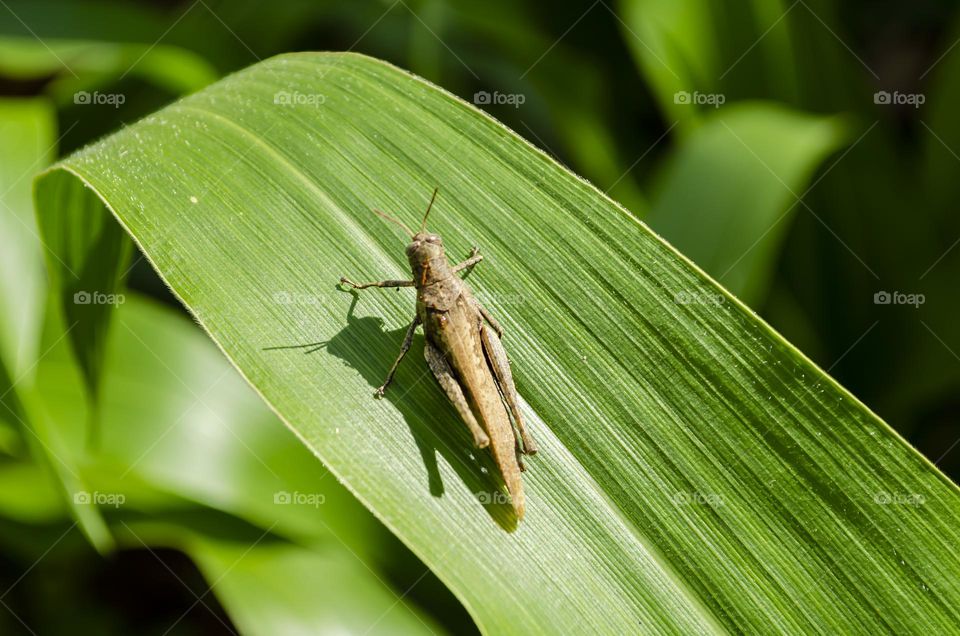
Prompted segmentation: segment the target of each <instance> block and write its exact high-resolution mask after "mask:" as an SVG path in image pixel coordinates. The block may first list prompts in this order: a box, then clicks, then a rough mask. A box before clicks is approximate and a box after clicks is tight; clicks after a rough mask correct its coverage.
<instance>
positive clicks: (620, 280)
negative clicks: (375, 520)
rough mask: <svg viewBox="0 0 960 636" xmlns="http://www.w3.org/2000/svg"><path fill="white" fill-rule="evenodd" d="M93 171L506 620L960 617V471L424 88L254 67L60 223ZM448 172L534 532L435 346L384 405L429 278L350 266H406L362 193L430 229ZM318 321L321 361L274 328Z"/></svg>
mask: <svg viewBox="0 0 960 636" xmlns="http://www.w3.org/2000/svg"><path fill="white" fill-rule="evenodd" d="M278 95H288V96H290V95H301V97H297V98H290V97H287V98H284V99H286V100H287V101H288V102H290V100H291V99H292V100H293V101H292V102H290V103H287V104H282V103H281V104H277V103H276V101H277V98H276V96H278ZM310 95H322V99H320V98H319V97H317V98H315V99H312V100H310V99H308V98H309V96H310ZM304 96H305V97H304ZM284 99H280V100H279V101H281V102H283V101H284ZM71 179H77V180H80V181H82V182H83V183H84V184H85V185H86V186H88V188H89V189H88V190H83V191H82V192H83V193H85V195H86V196H87V197H89V198H90V200H96V199H99V200H102V201H103V202H105V203H106V204H107V205H108V206H109V207H110V210H111V211H112V212H113V213H114V214H115V215H116V216H117V218H118V219H119V220H120V221H121V223H122V224H123V226H124V227H125V228H126V229H127V230H128V231H129V232H130V233H131V234H132V235H133V236H134V238H135V239H136V241H137V242H138V243H139V244H140V245H141V246H142V248H143V250H144V252H145V253H146V254H147V256H148V257H149V258H150V259H151V261H152V263H153V264H154V265H155V267H156V268H157V270H158V271H159V272H160V273H161V275H163V276H164V278H165V279H166V280H167V282H168V283H169V284H170V286H171V288H172V289H173V290H174V291H175V292H176V293H177V294H178V295H179V296H180V298H181V299H182V300H183V301H184V303H185V304H186V305H187V306H188V307H189V308H190V309H191V311H192V312H193V313H194V315H195V316H196V317H197V319H198V320H199V322H200V323H201V324H202V325H203V326H204V327H205V328H206V329H207V330H208V332H209V333H210V335H211V336H212V337H213V338H214V339H215V340H216V341H217V343H218V344H219V345H220V346H221V348H222V349H223V351H224V352H225V353H226V354H227V356H228V357H230V359H231V360H232V361H233V362H234V364H235V365H236V366H237V367H238V368H239V369H240V370H241V372H242V373H243V374H244V375H245V376H246V378H247V379H248V380H249V381H250V383H251V384H252V385H253V386H254V387H255V388H256V389H257V390H258V391H259V392H260V393H261V394H262V395H263V397H264V398H265V399H266V400H267V401H268V403H270V404H271V406H272V407H273V408H274V409H275V410H276V411H277V413H278V414H280V415H281V417H282V418H283V419H284V420H285V421H286V422H287V423H288V425H290V427H291V428H292V429H293V430H294V431H295V432H296V433H297V434H298V435H299V436H300V438H301V439H302V440H303V441H304V442H305V443H306V444H307V445H308V446H310V447H311V448H312V449H313V450H314V452H315V453H316V454H317V455H318V456H319V457H320V458H321V459H322V460H323V461H324V462H325V463H326V464H327V466H328V467H329V468H330V469H331V470H332V471H333V472H334V473H336V474H337V476H338V477H339V478H340V479H342V480H343V482H344V483H345V484H346V485H347V486H348V487H349V488H350V489H351V490H352V491H353V492H354V493H355V494H356V495H357V496H358V497H359V498H360V499H361V501H363V502H364V503H365V504H366V505H367V506H368V507H369V508H370V509H371V510H372V511H374V513H375V514H377V515H378V516H379V517H380V518H381V519H382V520H383V521H384V522H385V523H386V524H387V525H388V526H389V527H390V528H391V529H392V530H393V531H394V532H396V533H397V535H398V536H399V537H401V538H402V539H403V540H404V541H405V542H406V543H407V544H408V545H410V546H411V548H412V549H413V550H414V551H415V552H417V553H418V554H419V555H420V556H421V558H422V559H423V560H424V561H425V562H426V563H427V564H429V565H430V566H431V567H432V568H434V570H435V571H436V572H437V574H438V575H439V576H440V577H441V578H442V579H443V580H444V581H445V582H446V583H447V584H448V585H449V586H450V587H451V589H453V590H454V592H455V593H456V594H457V595H458V596H459V597H460V598H461V599H462V600H463V602H464V604H465V605H466V606H467V608H468V609H469V610H470V611H471V612H472V614H473V615H474V616H475V618H476V619H477V621H478V623H479V624H480V625H481V627H482V628H483V629H485V630H486V631H490V632H495V633H500V632H524V633H552V632H556V631H571V630H573V631H584V632H586V631H590V632H598V631H599V632H604V633H627V632H631V631H636V629H637V628H638V625H639V627H640V629H642V630H643V631H650V632H654V631H662V632H688V633H689V632H698V633H701V632H721V631H725V630H732V631H788V632H796V631H805V630H816V629H824V626H828V627H827V628H829V629H830V630H831V631H834V630H835V631H842V632H844V633H860V632H872V631H876V630H878V629H889V630H896V631H902V630H939V631H942V630H946V629H950V628H951V627H952V626H953V625H955V624H956V622H957V620H958V614H957V609H956V607H957V603H956V600H957V599H958V596H960V589H958V583H957V581H958V580H960V578H958V576H957V574H958V571H960V567H958V564H957V562H956V559H955V558H954V557H953V555H952V550H953V548H952V546H953V545H954V544H955V543H956V540H957V538H958V537H957V534H958V533H957V530H956V528H955V524H954V520H955V519H956V517H957V513H958V511H960V499H958V497H957V490H956V487H955V486H954V485H953V484H952V483H950V482H949V481H948V480H947V479H946V478H945V477H944V476H943V475H942V474H940V473H939V472H937V471H936V469H935V468H934V467H933V466H932V465H930V464H929V463H928V462H927V461H926V460H924V459H923V458H922V457H921V456H920V455H919V454H917V453H916V452H915V451H914V450H913V449H911V448H910V447H909V446H908V445H907V444H906V443H905V442H904V441H903V440H902V439H900V438H899V437H898V436H897V435H896V433H895V432H894V431H892V430H891V429H890V428H889V427H887V426H886V425H885V424H883V422H881V421H879V420H878V419H877V418H876V417H875V416H874V415H873V414H871V413H870V412H869V411H868V410H867V409H866V408H865V407H864V406H863V405H862V404H860V403H859V402H857V401H856V399H855V398H853V397H852V396H850V395H849V394H848V393H846V392H845V391H844V390H843V389H842V388H840V387H839V386H838V385H836V383H834V382H833V381H832V380H831V379H830V378H828V377H827V376H825V375H824V374H823V373H822V371H820V370H819V369H817V368H816V367H815V366H814V365H813V364H812V363H811V362H810V361H809V360H807V359H806V358H805V357H803V356H802V355H801V354H800V353H799V352H797V351H796V350H795V349H793V348H792V347H791V346H790V345H789V344H787V343H786V342H784V341H783V340H782V339H781V338H780V337H779V336H777V334H775V333H773V332H772V331H771V330H770V329H769V328H768V327H767V326H766V325H764V324H763V323H762V322H760V321H759V319H758V318H757V317H756V316H754V315H753V314H752V313H751V312H749V310H747V309H746V308H745V307H744V306H742V305H740V304H739V303H737V302H736V301H735V300H734V299H733V298H732V297H730V296H729V295H727V294H726V293H725V292H724V291H723V290H722V289H721V288H719V287H718V286H716V284H715V283H713V282H712V281H710V280H709V279H708V278H707V277H706V276H705V275H704V274H703V273H702V272H701V271H699V270H698V269H696V268H695V267H694V266H693V265H692V264H690V263H689V262H688V261H686V260H685V259H683V258H682V257H681V256H679V255H678V254H677V253H676V252H675V251H674V250H673V249H672V248H670V247H669V246H668V245H666V244H664V243H663V242H661V241H660V240H658V239H657V238H656V237H655V236H654V235H653V234H652V233H650V232H649V231H648V230H647V229H646V228H645V226H643V225H642V224H641V223H639V222H638V221H636V219H634V218H633V217H631V216H630V215H629V214H628V213H627V212H626V211H625V210H623V209H622V208H619V207H618V206H616V205H615V204H614V203H613V202H611V201H609V200H608V199H606V198H605V197H603V196H602V195H601V194H600V193H599V192H598V191H596V190H595V189H593V188H592V187H590V186H589V185H588V184H586V183H584V182H583V181H581V180H579V179H577V178H576V177H574V176H573V175H571V174H570V173H568V172H567V171H565V170H564V169H563V168H562V167H560V166H558V165H557V164H555V163H554V162H553V161H551V160H550V159H549V158H547V157H546V156H545V155H543V154H542V153H539V152H537V151H535V150H534V149H532V148H531V147H530V146H529V145H527V144H526V143H525V142H523V141H522V140H521V139H519V138H518V137H516V136H515V135H513V134H512V133H511V132H510V131H508V130H506V129H504V128H503V127H502V126H500V125H498V124H497V123H496V122H495V121H493V120H491V119H490V118H488V117H486V116H484V115H482V114H481V113H479V112H478V111H477V110H476V109H474V108H472V107H471V106H469V105H467V104H465V103H463V102H460V101H458V100H455V99H453V98H451V96H450V95H448V94H446V93H444V92H442V91H439V90H437V89H436V88H435V87H432V86H430V85H428V84H427V83H425V82H423V81H422V80H419V79H417V78H415V77H411V76H409V75H407V74H405V73H403V72H401V71H399V70H397V69H395V68H393V67H390V66H388V65H386V64H384V63H382V62H378V61H376V60H372V59H369V58H364V57H361V56H356V55H349V54H300V55H290V56H282V57H279V58H274V59H272V60H268V61H266V62H264V63H261V64H258V65H256V66H254V67H251V68H250V69H247V70H246V71H243V72H241V73H238V74H236V75H233V76H231V77H229V78H227V79H225V80H223V81H221V82H219V83H217V84H215V85H213V86H212V87H209V88H207V89H205V90H204V91H201V92H200V93H197V94H195V95H193V96H191V97H189V98H186V99H184V100H182V101H180V102H178V103H177V104H174V105H172V106H171V107H169V108H167V109H164V110H163V111H162V112H161V113H159V114H157V115H156V116H153V117H150V118H147V119H146V120H144V121H142V122H140V123H138V124H137V125H135V126H132V127H130V128H127V129H125V130H124V131H122V132H120V133H118V134H116V135H114V136H113V137H110V138H108V139H106V140H104V141H103V142H101V143H99V144H97V145H96V146H93V147H91V148H88V149H86V150H84V151H82V152H80V153H78V154H76V155H74V156H73V157H70V158H68V159H67V160H65V161H64V162H63V163H62V164H60V166H59V167H58V168H57V169H55V170H53V171H51V172H49V173H48V174H47V175H46V176H45V177H43V178H42V179H40V181H39V182H38V184H37V204H38V208H39V214H40V216H41V218H45V217H46V218H47V221H45V222H44V223H42V225H43V227H44V228H45V230H44V231H45V234H47V237H48V239H49V240H48V243H50V244H51V245H59V244H63V242H64V239H63V238H62V237H56V236H55V235H56V234H57V233H58V232H62V231H63V226H62V225H61V224H60V223H56V222H50V220H49V219H50V218H53V217H55V216H57V215H59V216H61V217H62V216H63V215H69V214H71V213H73V212H77V211H80V210H82V209H84V207H86V206H85V205H81V206H79V209H78V210H73V209H71V205H72V204H71V201H70V200H61V201H60V202H59V204H60V205H61V206H63V207H62V208H61V209H60V210H59V211H58V210H57V209H56V207H57V205H58V204H57V202H56V201H54V200H53V199H52V198H51V193H53V192H55V191H57V190H58V189H59V187H60V186H62V183H61V182H62V181H64V180H67V181H69V180H71ZM436 184H439V185H440V186H441V187H442V188H443V195H442V196H441V198H440V200H439V201H438V205H437V209H435V210H434V213H433V216H432V217H431V226H432V229H433V230H434V231H436V232H438V233H439V234H441V235H442V236H443V237H444V239H445V241H446V244H447V246H448V250H449V251H450V252H451V254H457V255H459V254H461V253H466V252H467V250H468V248H469V247H470V246H471V245H472V244H473V243H477V244H479V245H481V246H482V247H483V250H484V253H485V254H486V255H487V260H486V261H485V262H484V264H483V265H482V266H481V267H480V269H478V270H477V272H476V273H475V274H473V275H472V276H471V278H470V280H471V284H472V285H473V287H474V289H475V290H476V291H477V293H478V295H479V296H481V297H482V298H484V300H485V301H486V302H487V304H488V306H489V307H490V308H491V310H492V311H493V312H494V313H495V314H496V315H498V316H499V317H500V319H501V322H503V323H504V326H505V327H506V329H507V334H508V335H507V338H508V340H507V342H508V344H509V347H510V352H511V355H512V357H513V361H514V368H515V375H516V378H517V382H518V388H519V390H520V393H521V395H522V397H523V399H524V401H525V404H524V409H525V414H526V416H527V419H528V421H529V426H530V427H531V428H532V430H533V433H534V435H535V436H536V437H537V439H538V441H539V443H540V447H541V453H540V455H538V456H537V457H536V458H535V459H534V460H533V461H531V469H530V470H529V471H528V472H527V473H526V476H525V479H526V482H527V488H528V491H529V494H528V502H527V517H526V519H525V520H524V522H523V524H522V526H521V527H520V528H519V529H517V530H516V531H515V532H513V533H508V532H505V531H504V530H503V528H501V527H500V525H498V523H496V522H501V523H503V522H504V517H503V514H504V513H503V510H502V508H503V506H498V505H496V504H493V505H488V506H484V505H483V500H488V499H489V498H491V496H492V495H491V493H496V492H498V490H497V489H498V483H497V480H496V478H495V476H494V472H493V470H492V468H493V467H492V464H491V462H490V460H489V458H488V457H486V456H485V454H483V453H478V452H475V451H473V450H471V449H470V447H469V442H468V435H467V434H466V432H465V430H463V426H462V425H461V424H460V423H459V422H458V421H457V418H456V416H455V414H454V413H453V411H452V409H451V408H450V407H449V405H447V404H446V403H445V401H444V399H443V397H442V396H441V394H440V392H439V390H438V389H437V388H436V387H435V386H433V384H432V382H430V381H421V380H424V374H425V368H424V367H425V365H424V364H423V363H422V361H420V360H418V359H417V356H416V355H412V356H411V360H408V361H407V362H406V364H405V365H404V366H403V367H401V372H400V373H399V374H398V376H397V380H396V382H397V385H396V387H395V388H394V391H393V392H392V393H388V396H389V399H388V400H383V401H375V400H373V399H371V397H370V393H371V391H372V387H374V386H376V384H378V383H379V381H380V379H381V375H382V374H383V372H384V371H385V369H386V368H387V367H388V366H389V364H390V362H391V361H392V359H393V357H394V355H395V353H396V348H397V346H398V344H399V341H400V333H401V330H402V328H403V325H404V323H405V322H406V321H407V320H409V317H410V316H411V315H412V310H413V309H412V296H410V295H403V294H395V293H392V292H391V293H382V294H376V293H367V294H364V295H362V296H357V297H355V299H352V298H351V297H350V296H349V295H347V294H344V293H342V292H339V291H337V290H336V289H335V287H334V282H335V281H336V280H337V279H338V277H339V276H341V275H344V274H350V275H354V276H356V277H357V278H370V279H373V278H379V277H398V276H402V275H403V272H404V270H405V267H404V263H403V260H404V259H403V253H402V243H401V242H400V241H399V240H398V238H397V235H396V234H394V233H393V231H392V230H391V228H390V227H387V226H386V224H384V223H383V222H382V221H381V220H380V219H378V218H376V217H375V216H373V215H372V214H371V213H369V212H368V209H369V207H370V206H373V205H376V206H378V207H381V208H384V209H387V210H391V211H394V212H396V213H397V214H399V215H400V216H401V217H402V218H404V219H405V220H408V221H414V219H415V218H417V217H418V215H419V212H420V211H421V210H422V209H423V205H424V204H425V202H426V198H427V196H428V193H429V191H430V189H431V188H432V187H433V186H434V185H436ZM78 192H79V191H78ZM58 238H59V240H58ZM88 248H89V246H88ZM54 266H55V264H54ZM109 280H110V277H105V281H106V282H109ZM680 292H683V293H688V294H698V295H703V296H704V297H708V298H722V299H723V302H716V303H688V304H678V303H677V302H675V298H676V296H677V294H678V293H680ZM381 320H383V321H385V322H386V325H387V326H388V327H389V329H390V331H387V332H385V331H384V330H383V328H382V327H381V323H380V321H381ZM312 340H323V341H325V346H324V348H323V349H322V350H321V351H319V352H318V353H317V354H314V355H312V356H304V355H300V354H298V353H295V352H294V353H291V352H276V351H269V352H268V351H263V348H264V347H267V346H271V345H278V344H292V343H298V342H306V341H312ZM414 351H417V349H415V350H414ZM884 494H886V496H889V497H891V500H890V501H884V500H883V495H884ZM904 497H913V498H914V499H913V500H912V501H914V502H917V501H919V500H920V498H922V501H923V502H925V503H924V504H923V505H902V501H901V500H902V499H903V498H904ZM894 502H900V503H901V505H887V504H891V503H894ZM598 598H602V599H603V601H604V602H603V603H597V599H598Z"/></svg>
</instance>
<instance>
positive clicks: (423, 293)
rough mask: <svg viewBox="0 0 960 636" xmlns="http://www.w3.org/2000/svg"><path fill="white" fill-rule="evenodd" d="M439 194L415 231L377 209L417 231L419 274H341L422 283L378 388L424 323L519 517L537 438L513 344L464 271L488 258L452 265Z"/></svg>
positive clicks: (443, 373) (453, 397)
mask: <svg viewBox="0 0 960 636" xmlns="http://www.w3.org/2000/svg"><path fill="white" fill-rule="evenodd" d="M436 198H437V189H434V191H433V196H432V197H431V198H430V204H429V205H428V206H427V211H426V213H424V215H423V221H422V222H421V223H420V230H419V231H418V232H416V233H414V232H413V231H412V230H410V228H408V227H407V226H406V225H404V224H403V223H402V222H401V221H399V220H397V219H395V218H393V217H391V216H389V215H387V214H385V213H383V212H381V211H380V210H376V209H375V210H374V212H375V213H376V214H378V215H379V216H381V217H383V218H384V219H386V220H387V221H390V222H391V223H395V224H396V225H398V226H400V227H401V228H403V230H404V231H405V232H406V233H407V234H408V235H409V236H410V244H409V245H408V246H407V259H408V260H409V261H410V269H411V270H412V273H413V279H412V280H384V281H379V282H374V283H354V282H352V281H350V280H348V279H346V278H341V279H340V282H341V283H342V284H345V285H349V286H350V287H353V288H354V289H366V288H368V287H388V288H399V287H415V288H416V289H417V310H416V315H415V316H414V317H413V321H412V322H411V323H410V326H409V327H408V328H407V332H406V335H405V336H404V339H403V344H402V345H401V346H400V355H399V356H397V359H396V360H395V361H394V363H393V366H391V367H390V370H389V371H388V372H387V378H386V380H385V381H384V383H383V385H381V386H380V387H379V388H378V389H377V390H376V395H377V396H383V394H384V391H386V390H387V387H388V386H389V385H390V382H391V381H392V380H393V376H394V373H396V371H397V367H398V366H399V365H400V361H401V360H403V356H404V355H406V353H407V351H408V350H409V349H410V344H411V342H412V341H413V335H414V333H416V330H417V327H418V326H421V325H422V326H423V331H424V334H425V336H426V344H425V346H424V351H423V353H424V356H425V357H426V359H427V366H428V367H429V368H430V371H431V372H432V373H433V375H434V377H435V378H436V379H437V382H438V383H439V384H440V387H441V388H442V389H443V391H444V392H445V393H446V395H447V398H448V399H449V400H450V402H452V403H453V406H454V407H455V408H456V409H457V412H458V413H459V415H460V417H461V419H463V421H464V423H465V424H466V425H467V428H468V429H470V433H471V434H472V435H473V442H474V444H475V445H476V446H477V448H485V447H487V446H490V447H491V450H492V452H493V457H494V460H495V461H496V463H497V466H498V467H499V468H500V472H501V474H502V475H503V480H504V482H505V483H506V486H507V490H508V491H509V492H510V498H511V500H512V503H513V508H514V510H515V512H516V515H517V519H518V520H519V519H522V518H523V512H524V496H523V483H522V481H521V479H520V472H521V471H523V470H525V467H524V465H523V460H522V455H533V454H534V453H536V452H537V446H536V444H535V443H534V441H533V439H532V438H531V437H530V434H529V433H528V432H527V430H526V427H525V426H524V424H523V418H522V417H521V416H520V408H519V406H518V400H517V389H516V387H515V386H514V383H513V374H512V373H511V372H510V362H509V361H508V359H507V352H506V350H505V349H504V348H503V344H502V343H501V342H500V340H501V338H502V337H503V328H502V327H501V326H500V324H499V323H498V322H497V321H496V319H495V318H494V317H493V316H492V315H491V314H490V312H489V311H487V309H486V308H485V307H484V306H483V305H481V304H480V303H479V302H478V301H477V300H476V299H475V298H474V297H473V294H472V293H471V292H470V288H469V287H468V286H467V284H466V283H465V282H464V281H463V280H462V279H461V278H460V277H459V276H457V273H458V272H461V271H463V270H465V269H469V268H472V267H473V266H474V265H476V264H477V263H479V262H480V261H481V260H483V256H482V255H481V254H479V250H478V249H477V248H473V250H472V251H471V254H470V257H469V258H467V260H465V261H463V262H461V263H458V264H457V265H454V266H452V267H451V266H450V263H449V261H448V260H447V256H446V252H445V251H444V247H443V240H442V239H441V238H440V237H439V236H438V235H436V234H433V233H430V232H427V231H426V226H427V217H428V216H429V215H430V210H431V209H432V208H433V202H434V201H435V200H436Z"/></svg>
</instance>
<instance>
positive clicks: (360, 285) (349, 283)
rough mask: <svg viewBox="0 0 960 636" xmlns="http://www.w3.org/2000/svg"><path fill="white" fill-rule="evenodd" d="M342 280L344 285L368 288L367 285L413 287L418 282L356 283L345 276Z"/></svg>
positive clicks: (385, 281)
mask: <svg viewBox="0 0 960 636" xmlns="http://www.w3.org/2000/svg"><path fill="white" fill-rule="evenodd" d="M340 282H341V283H343V284H344V285H350V286H351V287H353V288H354V289H366V288H367V287H413V286H415V284H416V283H414V282H413V281H412V280H381V281H377V282H375V283H355V282H353V281H351V280H348V279H346V278H344V277H343V276H341V277H340Z"/></svg>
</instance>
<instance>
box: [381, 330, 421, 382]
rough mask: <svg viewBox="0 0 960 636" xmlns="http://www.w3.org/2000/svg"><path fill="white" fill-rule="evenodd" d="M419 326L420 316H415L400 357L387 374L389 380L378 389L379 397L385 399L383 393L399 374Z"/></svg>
mask: <svg viewBox="0 0 960 636" xmlns="http://www.w3.org/2000/svg"><path fill="white" fill-rule="evenodd" d="M419 324H420V316H414V318H413V322H411V323H410V326H409V327H407V333H406V335H405V336H404V337H403V344H402V345H400V355H398V356H397V359H396V360H394V362H393V366H392V367H390V371H389V372H388V373H387V379H386V380H384V381H383V384H381V385H380V386H379V387H378V388H377V392H376V393H375V395H376V396H377V397H383V392H384V391H386V390H387V386H388V385H389V384H390V382H391V381H393V374H394V373H396V372H397V367H399V366H400V361H401V360H403V356H405V355H406V354H407V351H409V350H410V344H411V343H412V342H413V334H414V333H416V331H417V325H419Z"/></svg>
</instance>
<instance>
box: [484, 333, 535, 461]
mask: <svg viewBox="0 0 960 636" xmlns="http://www.w3.org/2000/svg"><path fill="white" fill-rule="evenodd" d="M480 339H481V341H482V342H483V350H484V352H485V353H486V355H487V361H488V362H489V363H490V368H491V369H492V370H493V376H494V378H495V379H496V381H497V386H498V387H499V389H500V395H501V396H502V397H503V400H504V402H506V403H507V407H508V408H509V409H510V414H511V416H512V418H511V419H512V420H513V424H514V427H515V428H516V431H515V434H516V433H519V436H518V438H517V451H518V455H517V459H520V456H519V455H520V454H521V453H522V454H524V455H533V454H535V453H536V452H537V445H536V443H535V442H534V441H533V438H532V437H531V436H530V434H529V433H527V427H526V426H524V424H523V418H522V417H521V416H520V405H519V403H518V401H517V387H516V385H514V383H513V373H512V372H511V371H510V361H509V360H508V359H507V352H506V350H505V349H504V348H503V344H502V343H501V342H500V338H498V337H495V336H494V335H493V334H492V333H491V330H490V329H488V328H487V326H486V325H484V324H482V323H481V325H480ZM521 442H522V443H521ZM520 466H521V468H522V467H523V462H520Z"/></svg>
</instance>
